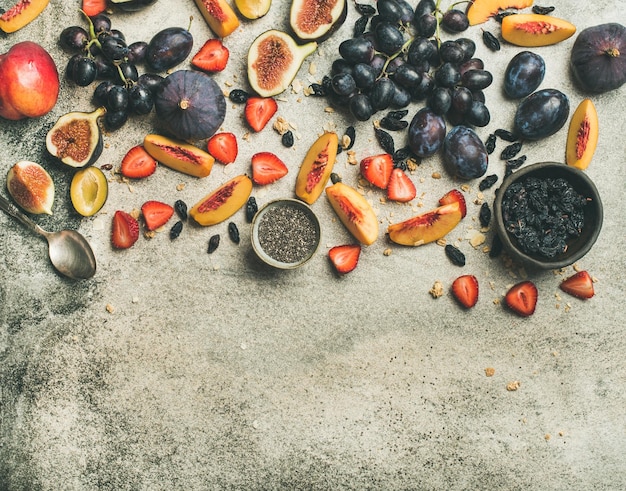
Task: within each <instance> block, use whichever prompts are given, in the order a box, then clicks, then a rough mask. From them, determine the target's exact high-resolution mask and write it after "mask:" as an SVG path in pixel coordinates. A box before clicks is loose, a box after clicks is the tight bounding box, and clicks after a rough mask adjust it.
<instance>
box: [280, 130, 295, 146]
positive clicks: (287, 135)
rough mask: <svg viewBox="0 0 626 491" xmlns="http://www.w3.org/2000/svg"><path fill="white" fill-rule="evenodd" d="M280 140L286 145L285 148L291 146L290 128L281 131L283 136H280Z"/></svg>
mask: <svg viewBox="0 0 626 491" xmlns="http://www.w3.org/2000/svg"><path fill="white" fill-rule="evenodd" d="M281 141H282V144H283V145H284V146H286V147H287V148H290V147H293V144H294V139H293V132H292V131H291V130H287V131H286V132H285V133H283V136H282V137H281Z"/></svg>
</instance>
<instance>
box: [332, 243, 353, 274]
mask: <svg viewBox="0 0 626 491" xmlns="http://www.w3.org/2000/svg"><path fill="white" fill-rule="evenodd" d="M360 255H361V245H360V244H345V245H338V246H335V247H332V248H331V249H330V250H329V251H328V258H329V259H330V262H331V264H332V265H333V267H334V268H335V271H337V273H339V274H347V273H349V272H350V271H353V270H354V268H356V266H357V264H358V262H359V256H360Z"/></svg>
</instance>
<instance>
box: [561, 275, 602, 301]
mask: <svg viewBox="0 0 626 491" xmlns="http://www.w3.org/2000/svg"><path fill="white" fill-rule="evenodd" d="M559 288H560V289H561V290H563V291H564V292H565V293H567V294H568V295H572V296H574V297H577V298H582V299H587V298H591V297H593V295H594V294H595V291H594V289H593V279H592V278H591V275H590V274H589V273H588V272H587V271H579V272H578V273H576V274H574V275H572V276H570V277H569V278H566V279H564V280H563V281H562V282H561V284H560V285H559Z"/></svg>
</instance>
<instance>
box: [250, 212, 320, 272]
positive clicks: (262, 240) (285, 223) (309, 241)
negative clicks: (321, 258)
mask: <svg viewBox="0 0 626 491" xmlns="http://www.w3.org/2000/svg"><path fill="white" fill-rule="evenodd" d="M260 219H261V221H260V222H259V244H260V245H261V248H262V249H263V251H265V253H266V254H267V255H268V256H270V257H271V258H272V259H274V260H276V261H280V262H283V263H288V264H290V263H297V262H300V261H302V260H303V259H305V258H306V257H307V256H308V255H310V254H311V252H313V251H314V250H315V247H316V245H317V239H318V237H317V233H316V227H315V223H314V222H313V220H312V219H311V217H310V216H309V215H308V214H307V213H306V212H305V211H304V210H301V209H300V208H297V207H295V206H289V205H282V206H274V207H272V208H269V209H268V210H267V211H266V212H265V213H264V214H263V216H262V217H260Z"/></svg>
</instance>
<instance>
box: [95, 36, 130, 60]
mask: <svg viewBox="0 0 626 491" xmlns="http://www.w3.org/2000/svg"><path fill="white" fill-rule="evenodd" d="M100 51H102V54H103V55H104V56H106V58H107V59H108V60H110V61H113V62H117V61H122V60H123V59H124V58H126V55H127V54H128V46H126V43H125V42H124V41H122V40H121V39H118V38H116V37H113V36H107V37H106V38H105V39H104V40H102V41H101V42H100Z"/></svg>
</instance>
